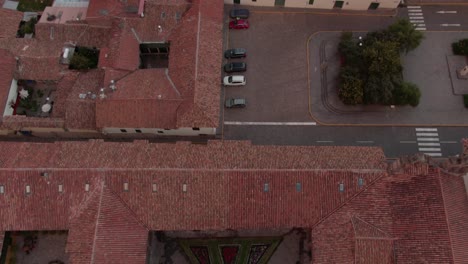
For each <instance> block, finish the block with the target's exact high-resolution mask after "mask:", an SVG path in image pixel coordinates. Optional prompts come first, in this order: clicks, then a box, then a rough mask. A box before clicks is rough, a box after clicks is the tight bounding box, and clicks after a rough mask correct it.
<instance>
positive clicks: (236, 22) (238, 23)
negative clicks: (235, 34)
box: [229, 19, 249, 29]
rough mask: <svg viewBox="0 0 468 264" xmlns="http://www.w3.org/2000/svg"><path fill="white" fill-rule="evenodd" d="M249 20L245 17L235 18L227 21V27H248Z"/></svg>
mask: <svg viewBox="0 0 468 264" xmlns="http://www.w3.org/2000/svg"><path fill="white" fill-rule="evenodd" d="M248 28H249V21H248V20H245V19H236V20H232V21H231V22H229V29H248Z"/></svg>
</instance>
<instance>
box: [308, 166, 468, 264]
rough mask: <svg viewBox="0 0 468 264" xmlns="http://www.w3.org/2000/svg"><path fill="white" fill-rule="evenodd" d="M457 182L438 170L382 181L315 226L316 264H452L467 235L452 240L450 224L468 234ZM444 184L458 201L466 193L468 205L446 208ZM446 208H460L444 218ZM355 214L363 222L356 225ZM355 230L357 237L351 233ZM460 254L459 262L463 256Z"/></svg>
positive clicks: (394, 176)
mask: <svg viewBox="0 0 468 264" xmlns="http://www.w3.org/2000/svg"><path fill="white" fill-rule="evenodd" d="M426 167H428V165H427V164H426ZM454 177H455V178H453V179H449V178H446V176H444V175H443V174H441V173H440V171H439V169H436V168H429V169H428V171H427V173H423V174H413V175H411V174H406V173H404V174H398V175H388V176H384V177H382V179H381V180H378V181H376V182H375V184H372V185H371V186H370V187H368V188H367V190H365V191H364V192H363V193H361V194H359V196H357V197H356V198H355V199H353V200H351V201H350V202H349V203H348V204H346V205H345V206H344V207H342V208H341V209H340V210H339V211H337V212H336V213H334V214H333V215H331V216H330V217H329V218H328V219H326V220H324V221H323V222H321V223H320V224H319V225H317V226H316V227H314V229H313V231H312V236H313V238H312V241H313V247H312V251H313V252H314V251H315V252H316V254H315V255H314V256H315V258H314V260H315V261H316V262H317V263H332V262H333V263H344V262H347V261H350V260H352V259H356V263H375V261H376V260H379V261H378V263H453V262H454V260H455V258H454V255H452V250H455V249H456V247H454V246H453V245H454V242H453V241H455V240H457V239H458V245H460V246H461V245H463V240H465V241H466V236H463V235H464V234H459V235H460V236H458V234H457V236H458V237H456V238H454V237H452V238H450V235H449V234H450V233H452V232H449V226H450V222H451V221H453V222H454V223H455V222H456V223H457V224H456V226H457V227H456V228H458V230H460V228H461V226H462V225H464V226H465V229H466V222H464V223H463V224H461V222H460V220H461V219H463V217H466V215H468V210H467V209H468V208H466V207H467V206H468V204H466V203H467V201H466V193H463V192H464V188H463V185H462V184H461V182H460V178H458V177H459V176H454ZM440 180H442V181H445V180H446V181H448V182H450V184H451V185H452V188H453V191H454V193H455V195H454V196H453V197H454V198H455V197H459V198H461V197H462V195H463V194H465V197H464V199H465V200H463V199H462V200H461V201H458V202H460V205H456V204H457V203H456V202H455V201H456V199H457V198H455V200H451V201H449V202H450V203H449V204H448V203H447V199H444V198H443V196H442V187H443V185H442V186H441V184H440ZM444 201H445V204H444ZM447 208H457V209H455V210H454V211H453V212H454V214H453V215H452V216H450V214H446V213H445V210H446V209H447ZM357 215H358V216H359V219H361V223H357V222H356V220H355V219H356V218H355V217H356V216H357ZM460 217H461V218H460ZM451 218H452V219H453V220H450V219H451ZM363 221H364V222H365V223H364V225H363V223H362V222H363ZM366 225H367V226H366ZM363 226H364V228H363ZM351 228H352V229H354V231H355V232H350V230H351ZM353 233H354V234H353ZM365 236H367V237H365ZM462 236H463V238H464V239H462ZM465 243H466V242H465ZM460 250H462V247H460ZM353 252H355V255H354V254H353ZM459 254H460V255H459V256H460V257H461V256H463V255H462V254H464V253H462V251H460V252H459ZM353 255H354V256H353ZM455 263H462V262H455Z"/></svg>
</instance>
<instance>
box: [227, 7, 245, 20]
mask: <svg viewBox="0 0 468 264" xmlns="http://www.w3.org/2000/svg"><path fill="white" fill-rule="evenodd" d="M249 15H250V12H249V10H248V9H232V10H231V12H230V13H229V16H230V17H231V18H242V19H246V18H249Z"/></svg>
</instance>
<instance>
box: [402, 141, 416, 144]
mask: <svg viewBox="0 0 468 264" xmlns="http://www.w3.org/2000/svg"><path fill="white" fill-rule="evenodd" d="M400 143H402V144H416V141H400Z"/></svg>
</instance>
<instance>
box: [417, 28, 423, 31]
mask: <svg viewBox="0 0 468 264" xmlns="http://www.w3.org/2000/svg"><path fill="white" fill-rule="evenodd" d="M415 30H419V31H424V30H426V28H415Z"/></svg>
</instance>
